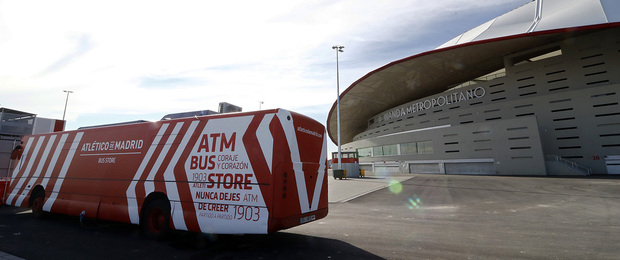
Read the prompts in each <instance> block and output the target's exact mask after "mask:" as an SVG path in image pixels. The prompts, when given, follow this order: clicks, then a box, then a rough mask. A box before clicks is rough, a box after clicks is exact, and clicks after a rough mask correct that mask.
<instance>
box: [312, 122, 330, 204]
mask: <svg viewBox="0 0 620 260" xmlns="http://www.w3.org/2000/svg"><path fill="white" fill-rule="evenodd" d="M321 150H322V151H321V158H320V159H319V161H318V163H319V172H318V175H317V178H316V184H315V185H314V194H313V195H312V206H311V207H310V210H317V209H319V201H320V200H321V190H322V189H323V179H325V174H326V173H325V162H326V161H327V158H326V156H327V135H326V133H323V149H321Z"/></svg>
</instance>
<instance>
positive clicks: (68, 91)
mask: <svg viewBox="0 0 620 260" xmlns="http://www.w3.org/2000/svg"><path fill="white" fill-rule="evenodd" d="M62 92H65V93H67V99H66V100H65V111H64V112H62V121H65V114H66V113H67V103H69V94H71V93H73V91H71V90H63V91H62Z"/></svg>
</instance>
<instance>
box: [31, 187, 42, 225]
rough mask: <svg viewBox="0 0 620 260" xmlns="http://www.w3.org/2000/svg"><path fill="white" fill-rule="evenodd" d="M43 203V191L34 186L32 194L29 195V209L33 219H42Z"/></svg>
mask: <svg viewBox="0 0 620 260" xmlns="http://www.w3.org/2000/svg"><path fill="white" fill-rule="evenodd" d="M44 203H45V190H43V187H41V186H36V187H35V188H34V189H33V190H32V194H31V195H30V208H31V209H32V215H33V216H34V217H35V218H42V217H43V215H44V214H43V213H44V212H43V205H44Z"/></svg>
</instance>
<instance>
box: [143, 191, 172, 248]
mask: <svg viewBox="0 0 620 260" xmlns="http://www.w3.org/2000/svg"><path fill="white" fill-rule="evenodd" d="M141 226H142V232H143V233H144V235H145V236H146V237H147V238H149V239H153V240H162V239H164V238H165V237H166V236H167V235H168V233H169V232H170V202H168V201H167V200H165V199H157V200H154V201H152V202H151V203H149V204H148V205H147V206H146V209H145V211H144V214H143V215H142V221H141Z"/></svg>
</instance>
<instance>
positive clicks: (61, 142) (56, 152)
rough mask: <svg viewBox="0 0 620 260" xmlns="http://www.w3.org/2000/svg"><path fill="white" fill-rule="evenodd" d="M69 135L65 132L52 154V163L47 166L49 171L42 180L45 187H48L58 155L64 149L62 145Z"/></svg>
mask: <svg viewBox="0 0 620 260" xmlns="http://www.w3.org/2000/svg"><path fill="white" fill-rule="evenodd" d="M68 136H69V134H63V135H62V136H61V137H60V141H58V144H57V145H56V150H54V154H53V155H52V159H51V160H50V164H49V166H48V167H47V171H46V172H45V177H44V178H43V182H41V186H43V188H44V189H47V183H48V182H49V180H50V177H51V176H52V172H53V171H54V168H56V162H58V157H59V156H60V152H61V151H62V147H63V146H64V145H65V142H66V141H67V137H68Z"/></svg>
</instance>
